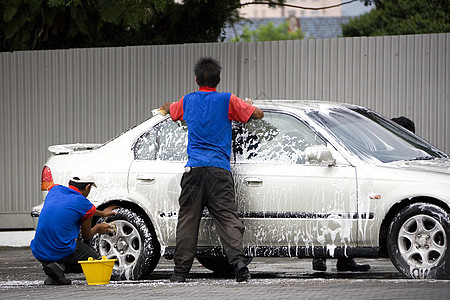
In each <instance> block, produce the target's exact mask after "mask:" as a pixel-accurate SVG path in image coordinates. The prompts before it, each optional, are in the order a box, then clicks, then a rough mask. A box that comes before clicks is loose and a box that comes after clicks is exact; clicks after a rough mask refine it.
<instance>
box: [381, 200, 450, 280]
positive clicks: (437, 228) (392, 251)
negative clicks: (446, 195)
mask: <svg viewBox="0 0 450 300" xmlns="http://www.w3.org/2000/svg"><path fill="white" fill-rule="evenodd" d="M449 239H450V217H449V214H448V213H447V212H446V211H445V210H443V209H442V208H441V207H439V206H436V205H433V204H429V203H414V204H411V205H409V206H407V207H406V208H404V209H402V210H401V211H400V212H398V213H397V214H396V215H395V217H394V219H393V220H392V222H391V224H390V226H389V233H388V239H387V247H388V252H389V257H390V259H391V261H392V263H393V264H394V266H395V267H396V268H397V269H398V270H399V271H400V272H401V273H403V274H405V275H406V276H408V277H410V278H434V279H449V278H450V251H449V249H448V247H449Z"/></svg>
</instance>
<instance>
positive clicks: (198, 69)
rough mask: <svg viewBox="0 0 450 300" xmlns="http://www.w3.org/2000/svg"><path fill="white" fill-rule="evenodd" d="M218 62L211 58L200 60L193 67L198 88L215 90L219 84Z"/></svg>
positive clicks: (220, 68)
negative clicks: (203, 87)
mask: <svg viewBox="0 0 450 300" xmlns="http://www.w3.org/2000/svg"><path fill="white" fill-rule="evenodd" d="M221 70H222V67H221V66H220V64H219V62H218V61H217V60H215V59H214V58H211V57H202V58H200V59H199V60H198V61H197V63H196V64H195V66H194V73H195V77H196V78H197V83H198V85H199V86H201V87H202V86H205V87H212V88H215V87H216V86H217V85H218V84H219V82H220V71H221Z"/></svg>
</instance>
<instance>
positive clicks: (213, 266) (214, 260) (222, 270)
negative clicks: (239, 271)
mask: <svg viewBox="0 0 450 300" xmlns="http://www.w3.org/2000/svg"><path fill="white" fill-rule="evenodd" d="M197 260H198V261H199V262H200V263H201V264H202V265H203V266H204V267H205V268H207V269H208V270H211V271H213V272H214V273H215V274H217V275H221V276H227V277H228V276H232V275H234V269H233V266H231V265H230V264H229V263H228V259H227V257H226V256H202V257H197Z"/></svg>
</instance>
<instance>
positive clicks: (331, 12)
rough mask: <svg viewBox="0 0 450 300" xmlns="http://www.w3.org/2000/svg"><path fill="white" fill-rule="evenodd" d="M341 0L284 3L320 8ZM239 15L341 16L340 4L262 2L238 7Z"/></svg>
mask: <svg viewBox="0 0 450 300" xmlns="http://www.w3.org/2000/svg"><path fill="white" fill-rule="evenodd" d="M249 2H252V1H251V0H241V4H243V3H249ZM341 2H342V1H341V0H286V2H285V4H289V5H295V6H301V7H305V8H306V7H307V8H320V7H328V6H333V5H337V4H340V3H341ZM240 13H241V16H242V17H244V18H248V19H258V18H282V17H285V18H287V17H289V16H292V15H293V16H295V17H297V18H299V17H341V16H342V6H337V7H333V8H328V9H319V10H311V9H301V8H295V7H289V6H277V7H273V8H272V7H269V6H268V5H262V4H250V5H246V6H243V7H242V8H241V9H240Z"/></svg>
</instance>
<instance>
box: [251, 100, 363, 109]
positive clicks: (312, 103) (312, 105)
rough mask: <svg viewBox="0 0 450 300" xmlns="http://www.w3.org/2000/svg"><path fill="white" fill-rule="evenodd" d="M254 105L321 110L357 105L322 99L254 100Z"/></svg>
mask: <svg viewBox="0 0 450 300" xmlns="http://www.w3.org/2000/svg"><path fill="white" fill-rule="evenodd" d="M253 104H254V105H255V106H261V107H262V108H280V106H282V107H283V108H292V109H300V110H304V111H307V110H323V109H330V108H355V107H359V106H358V105H353V104H348V103H340V102H332V101H322V100H255V101H254V103H253Z"/></svg>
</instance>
